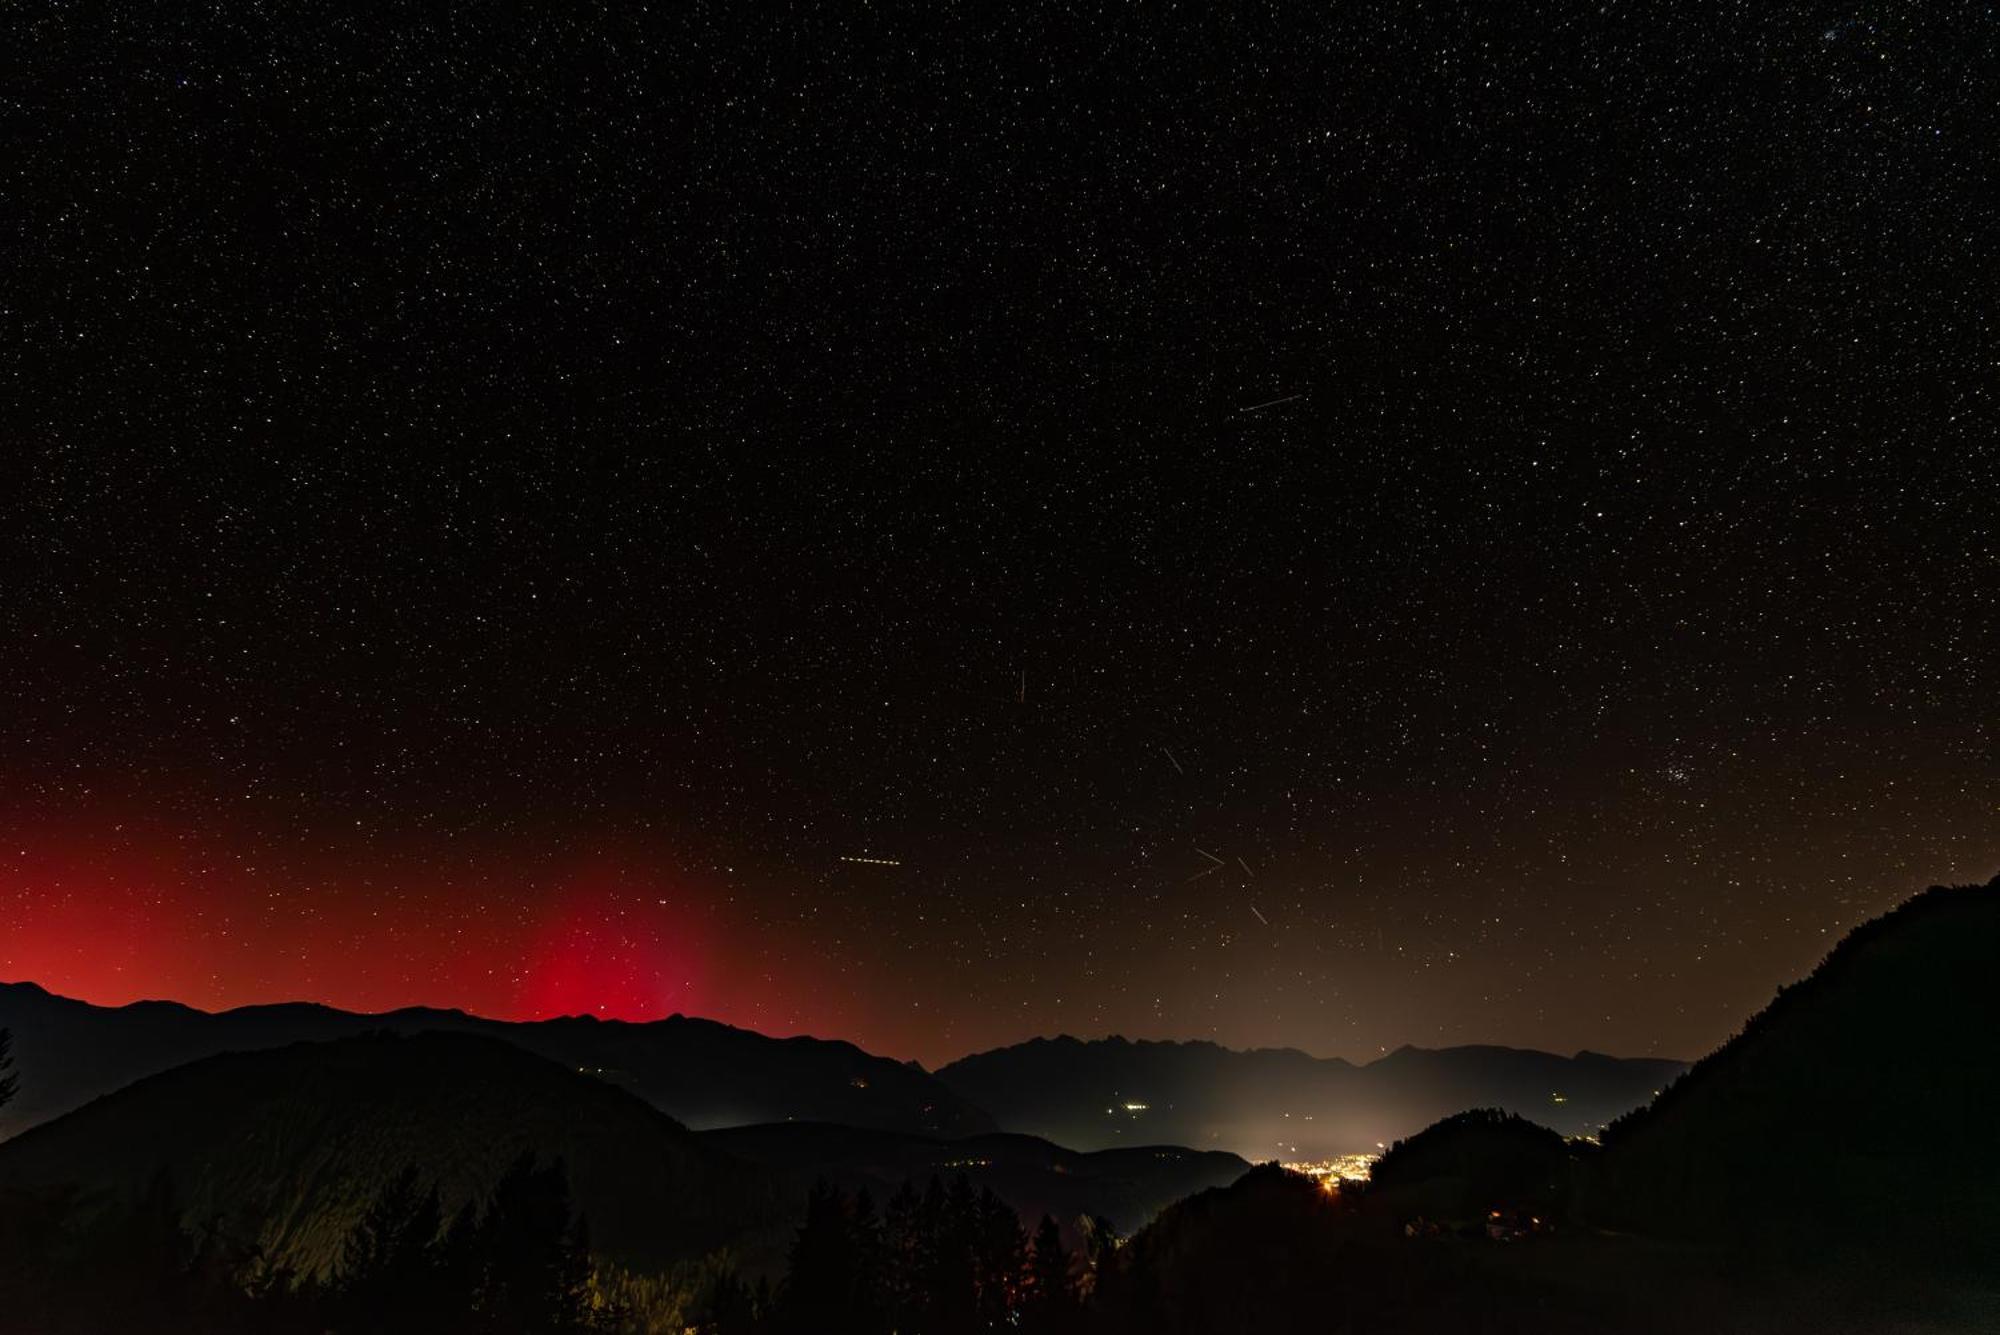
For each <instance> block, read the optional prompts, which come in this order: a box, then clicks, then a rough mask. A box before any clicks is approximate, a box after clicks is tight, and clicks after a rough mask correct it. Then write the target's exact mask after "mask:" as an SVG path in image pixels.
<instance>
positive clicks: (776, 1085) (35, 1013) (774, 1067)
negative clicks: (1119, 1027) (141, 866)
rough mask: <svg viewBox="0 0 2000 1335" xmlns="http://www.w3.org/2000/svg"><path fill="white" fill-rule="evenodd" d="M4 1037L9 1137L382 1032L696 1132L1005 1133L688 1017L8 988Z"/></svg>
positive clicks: (964, 1107)
mask: <svg viewBox="0 0 2000 1335" xmlns="http://www.w3.org/2000/svg"><path fill="white" fill-rule="evenodd" d="M0 1028H11V1029H12V1030H13V1031H14V1056H15V1060H16V1063H17V1066H18V1069H19V1072H20V1075H21V1092H20V1095H19V1097H18V1098H17V1099H16V1100H15V1101H14V1102H12V1103H10V1104H8V1105H6V1107H5V1108H0V1136H6V1135H12V1134H14V1133H16V1132H19V1131H21V1130H24V1129H25V1128H27V1127H30V1126H33V1125H35V1124H36V1123H38V1122H44V1121H47V1120H48V1119H50V1118H52V1117H56V1116H59V1115H60V1114H62V1113H65V1112H68V1111H69V1110H71V1109H72V1108H77V1107H80V1106H81V1105H83V1104H85V1103H87V1102H89V1101H90V1100H91V1099H94V1098H97V1097H98V1096H100V1095H103V1094H108V1093H110V1092H111V1091H113V1090H115V1089H118V1088H121V1087H122V1086H125V1085H128V1084H130V1083H132V1082H133V1081H134V1080H138V1079H140V1078H142V1077H144V1076H148V1075H152V1074H154V1073H155V1072H159V1071H164V1070H167V1069H168V1068H170V1067H174V1066H178V1065H180V1064H182V1063H184V1062H189V1061H194V1060H197V1059H199V1058H202V1057H209V1056H213V1055H215V1054H217V1053H222V1052H242V1051H250V1050H254V1049H258V1048H274V1047H280V1046H283V1045H284V1044H287V1043H294V1042H298V1041H300V1040H326V1039H335V1038H344V1037H349V1036H352V1035H356V1034H361V1033H367V1032H370V1031H375V1030H381V1031H387V1032H392V1033H400V1034H416V1033H424V1032H447V1033H465V1034H477V1035H483V1036H486V1037H489V1038H497V1039H504V1040H505V1041H507V1042H509V1043H512V1044H514V1045H515V1046H516V1047H519V1048H525V1049H526V1050H527V1051H529V1052H532V1053H535V1054H537V1055H539V1056H543V1057H546V1058H548V1059H549V1060H551V1061H554V1062H557V1063H559V1064H560V1065H563V1066H567V1067H569V1068H570V1069H571V1070H572V1071H582V1072H584V1073H586V1074H589V1075H592V1076H595V1077H596V1078H597V1079H599V1080H600V1081H603V1082H606V1083H609V1084H613V1085H617V1086H619V1087H621V1088H623V1089H627V1090H630V1091H631V1092H632V1093H634V1094H636V1095H638V1096H639V1097H640V1098H642V1099H644V1100H645V1101H646V1102H648V1103H650V1104H652V1105H653V1106H654V1107H655V1108H658V1109H660V1110H661V1111H662V1112H665V1113H667V1114H668V1115H669V1116H671V1117H673V1118H675V1119H676V1120H677V1121H680V1122H683V1123H685V1124H686V1125H688V1126H690V1127H693V1128H696V1129H702V1128H708V1127H717V1126H740V1125H744V1124H748V1123H757V1122H781V1121H786V1120H797V1121H818V1122H840V1123H844V1124H846V1125H849V1126H859V1127H875V1128H880V1129H884V1130H892V1131H904V1132H909V1133H912V1134H918V1135H939V1136H960V1135H972V1134H976V1133H979V1132H982V1131H991V1130H994V1129H995V1128H994V1124H993V1121H992V1119H991V1118H990V1117H988V1116H987V1115H986V1114H985V1113H984V1112H983V1111H981V1110H980V1109H979V1108H978V1107H976V1106H975V1105H973V1104H971V1103H969V1102H968V1101H966V1100H965V1099H964V1098H962V1097H960V1096H959V1095H957V1094H954V1093H953V1092H952V1091H951V1090H949V1089H947V1088H946V1087H945V1086H944V1085H942V1084H940V1083H939V1082H938V1081H937V1080H936V1079H934V1078H933V1077H932V1076H930V1075H928V1074H927V1073H925V1072H924V1071H923V1069H922V1068H920V1067H917V1066H915V1065H908V1064H904V1063H902V1062H896V1061H891V1060H889V1059H888V1058H886V1057H875V1056H871V1055H869V1054H868V1053H866V1052H863V1051H862V1050H861V1049H860V1048H857V1047H855V1046H854V1045H853V1044H852V1043H841V1042H833V1041H828V1040H825V1039H817V1038H768V1037H766V1036H764V1035H763V1034H759V1033H754V1032H752V1031H751V1030H748V1029H736V1028H732V1027H731V1026H729V1025H725V1024H718V1023H716V1022H715V1021H713V1020H696V1019H689V1018H687V1017H685V1016H680V1015H675V1016H671V1017H669V1018H667V1019H664V1020H656V1021H653V1022H651V1023H648V1024H628V1023H625V1022H623V1021H618V1020H597V1019H593V1018H590V1017H587V1016H583V1017H573V1018H568V1019H560V1020H540V1021H534V1022H529V1023H508V1022H505V1021H500V1020H486V1019H481V1018H479V1017H477V1016H473V1015H467V1014H465V1013H464V1012H463V1011H456V1010H430V1009H424V1008H412V1009H408V1010H398V1011H390V1012H388V1013H386V1014H381V1015H363V1014H356V1013H354V1012H351V1011H342V1010H336V1009H334V1008H333V1007H330V1006H318V1005H311V1004H307V1003H293V1004H287V1005H277V1006H246V1007H243V1008H241V1009H238V1010H229V1011H221V1012H218V1013H213V1014H211V1013H209V1012H207V1011H198V1010H194V1009H192V1008H190V1007H187V1006H182V1005H178V1004H176V1003H173V1002H159V1001H146V1002H139V1003H137V1004H134V1005H130V1006H117V1007H104V1006H92V1005H89V1004H87V1003H85V1002H81V1001H72V1000H70V999H68V998H66V997H59V996H55V995H53V994H51V993H49V992H47V991H44V990H43V989H42V988H40V987H37V986H35V985H34V984H33V983H0Z"/></svg>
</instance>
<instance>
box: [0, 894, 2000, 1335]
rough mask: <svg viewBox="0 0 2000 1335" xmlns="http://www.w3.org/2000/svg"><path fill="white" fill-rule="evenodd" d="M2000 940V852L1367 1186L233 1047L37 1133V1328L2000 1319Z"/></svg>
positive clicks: (28, 1140) (1453, 1131)
mask: <svg viewBox="0 0 2000 1335" xmlns="http://www.w3.org/2000/svg"><path fill="white" fill-rule="evenodd" d="M1996 951H2000V882H1995V883H1994V884H1992V885H1988V886H1985V887H1966V888H1961V889H1935V890H1932V891H1929V892H1927V893H1926V894H1924V895H1922V896H1919V897H1918V898H1916V899H1914V900H1912V901H1910V902H1909V903H1907V904H1905V905H1904V906H1903V907H1901V908H1899V909H1897V910H1896V911H1895V912H1893V913H1891V914H1888V915H1887V916H1885V917H1883V918H1881V919H1879V920H1877V921H1875V922H1872V923H1869V924H1867V925H1865V926H1864V927H1862V928H1860V929H1858V930H1856V931H1855V932H1853V933H1852V934H1851V935H1850V936H1849V937H1848V938H1847V939H1846V940H1844V941H1843V942H1842V943H1841V944H1840V945H1839V947H1838V948H1836V949H1835V950H1834V952H1833V953H1832V954H1831V955H1829V956H1828V958H1827V959H1826V961H1825V962H1824V963H1823V964H1822V965H1821V966H1820V967H1819V968H1818V969H1817V970H1816V971H1815V972H1814V973H1813V974H1812V975H1811V976H1810V977H1809V978H1807V979H1805V980H1804V981H1802V982H1801V983H1799V984H1797V985H1795V986H1793V987H1789V988H1786V989H1784V990H1783V991H1782V992H1781V993H1780V995H1779V996H1778V998H1777V999H1776V1000H1775V1001H1774V1002H1773V1003H1772V1005H1771V1006H1770V1007H1768V1008H1767V1009H1766V1010H1765V1011H1763V1012H1762V1013H1761V1014H1759V1015H1758V1016H1756V1017H1755V1018H1754V1019H1753V1020H1752V1021H1751V1022H1750V1023H1749V1024H1748V1025H1746V1026H1745V1027H1744V1029H1743V1031H1742V1032H1741V1033H1740V1034H1739V1035H1738V1036H1737V1037H1736V1038H1735V1039H1733V1040H1732V1041H1731V1042H1729V1043H1728V1044H1726V1045H1724V1046H1723V1047H1722V1048H1720V1049H1719V1050H1717V1051H1716V1052H1715V1053H1714V1054H1712V1055H1710V1056H1709V1057H1707V1058H1705V1059H1704V1060H1702V1061H1701V1062H1699V1063H1697V1064H1696V1065H1695V1066H1694V1067H1693V1068H1692V1069H1691V1070H1690V1071H1689V1072H1688V1073H1687V1074H1686V1075H1685V1076H1683V1077H1682V1078H1681V1079H1680V1080H1679V1081H1677V1082H1675V1083H1674V1084H1673V1085H1672V1086H1670V1087H1669V1088H1668V1089H1667V1090H1666V1091H1665V1092H1664V1093H1663V1094H1662V1095H1661V1097H1660V1098H1658V1099H1657V1100H1655V1101H1654V1102H1653V1103H1652V1104H1651V1105H1650V1106H1649V1107H1647V1108H1645V1109H1643V1110H1641V1111H1639V1112H1636V1113H1634V1114H1632V1115H1630V1116H1628V1117H1625V1118H1622V1119H1620V1120H1619V1121H1617V1122H1615V1123H1614V1124H1612V1126H1611V1127H1610V1128H1609V1129H1608V1130H1607V1132H1606V1134H1605V1135H1604V1136H1603V1138H1602V1143H1601V1144H1600V1143H1598V1142H1597V1141H1593V1140H1587V1139H1582V1138H1566V1137H1565V1136H1563V1135H1561V1134H1559V1133H1558V1132H1556V1131H1553V1130H1550V1129H1549V1128H1547V1127H1545V1126H1542V1125H1539V1124H1537V1123H1535V1122H1533V1121H1530V1120H1528V1119H1526V1118H1523V1117H1520V1116H1518V1115H1516V1114H1513V1113H1510V1112H1508V1111H1506V1110H1503V1109H1498V1108H1489V1109H1472V1110H1467V1111H1465V1112H1462V1113H1459V1114H1455V1115H1453V1116H1451V1117H1448V1118H1445V1119H1442V1120H1441V1121H1439V1122H1438V1123H1436V1124H1435V1125H1433V1126H1431V1127H1430V1128H1428V1129H1426V1130H1425V1131H1423V1132H1421V1133H1420V1134H1417V1135H1413V1136H1410V1137H1407V1138H1406V1139H1404V1140H1402V1141H1399V1142H1398V1143H1397V1144H1396V1145H1395V1146H1394V1147H1393V1148H1392V1149H1391V1151H1390V1152H1389V1153H1388V1154H1387V1155H1386V1156H1385V1157H1384V1158H1383V1159H1382V1160H1381V1162H1380V1163H1378V1164H1377V1165H1376V1167H1375V1170H1374V1172H1373V1175H1372V1178H1371V1180H1370V1181H1369V1182H1368V1183H1367V1184H1365V1185H1356V1186H1352V1187H1347V1188H1342V1189H1340V1190H1339V1191H1329V1190H1327V1189H1326V1188H1324V1187H1323V1186H1321V1185H1320V1184H1318V1183H1316V1182H1314V1181H1312V1180H1310V1179H1308V1178H1305V1177H1302V1176H1298V1175H1295V1174H1292V1173H1289V1172H1287V1171H1284V1170H1283V1169H1280V1168H1279V1167H1277V1166H1276V1165H1274V1164H1272V1165H1265V1166H1262V1167H1258V1168H1255V1169H1249V1170H1248V1171H1246V1165H1244V1164H1243V1163H1242V1161H1240V1160H1236V1159H1234V1158H1232V1157H1231V1156H1228V1155H1218V1154H1212V1153H1198V1152H1195V1151H1189V1150H1181V1149H1174V1148H1171V1147H1148V1148H1135V1149H1133V1150H1122V1151H1109V1152H1099V1153H1090V1154H1079V1153H1075V1152H1072V1151H1069V1150H1065V1149H1062V1148H1061V1147H1059V1146H1056V1145H1053V1144H1050V1143H1049V1142H1046V1141H1041V1140H1037V1139H1034V1138H1032V1137H1025V1136H1003V1135H991V1134H986V1135H976V1136H972V1137H966V1138H960V1139H942V1138H938V1137H932V1136H922V1135H916V1134H912V1133H907V1132H896V1131H885V1130H881V1129H857V1128H853V1127H843V1126H836V1125H826V1124H796V1123H794V1124H775V1125H766V1126H758V1127H744V1128H738V1129H734V1130H729V1131H718V1132H710V1133H706V1134H697V1133H694V1132H691V1131H689V1130H688V1129H687V1128H686V1127H684V1126H682V1125H681V1124H680V1123H678V1122H676V1121H674V1120H673V1119H672V1118H670V1117H668V1116H666V1115H665V1114H664V1113H662V1112H660V1111H659V1110H658V1109H657V1108H655V1107H652V1106H651V1105H649V1104H648V1103H646V1102H645V1101H644V1100H642V1099H640V1098H638V1097H636V1096H635V1095H633V1094H631V1093H630V1092H628V1091H626V1090H623V1089H620V1088H618V1087H616V1086H615V1085H611V1084H607V1083H605V1082H604V1081H602V1080H600V1079H597V1078H595V1077H593V1076H589V1075H584V1074H581V1073H578V1072H576V1071H574V1070H569V1069H565V1068H564V1067H562V1066H559V1065H557V1064H555V1063H551V1062H548V1061H546V1060H544V1059H542V1058H539V1057H536V1056H534V1055H533V1054H531V1053H529V1052H526V1051H524V1050H522V1049H521V1048H519V1047H517V1046H514V1045H512V1044H509V1043H505V1042H500V1041H497V1040H494V1039H489V1038H485V1037H481V1036H477V1035H470V1034H464V1033H441V1034H417V1035H396V1034H369V1035H363V1036H359V1037H354V1038H348V1039H341V1040H338V1041H335V1042H330V1043H301V1044H294V1045H291V1046H288V1047H284V1048H279V1049H273V1050H267V1051H262V1052H253V1053H242V1054H230V1055H223V1056H217V1057H211V1058H206V1059H203V1060H201V1061H197V1062H194V1063H191V1064H189V1065H187V1066H183V1067H179V1068H176V1069H175V1070H172V1071H168V1072H165V1073H162V1074H160V1075H157V1076H152V1077H149V1078H147V1079H145V1080H142V1081H139V1082H138V1083H137V1084H135V1085H133V1086H131V1087H130V1088H128V1089H125V1090H123V1091H120V1092H119V1093H117V1094H114V1095H111V1096H108V1097H106V1098H103V1099H100V1100H97V1101H95V1102H93V1103H91V1104H89V1105H87V1106H86V1107H84V1108H81V1109H79V1110H77V1111H76V1112H73V1113H70V1114H68V1115H67V1116H64V1117H60V1118H57V1119H56V1120H54V1121H52V1122H49V1123H47V1124H46V1125H43V1126H41V1127H38V1128H36V1129H34V1130H32V1131H30V1132H28V1133H26V1134H24V1135H21V1136H18V1137H16V1138H14V1139H12V1140H10V1141H8V1142H6V1143H5V1144H4V1145H0V1330H5V1331H10V1332H11V1331H22V1332H30V1331H32V1332H47V1333H48V1335H62V1332H68V1331H78V1332H83V1331H90V1332H96V1331H111V1330H117V1331H134V1332H138V1331H154V1330H158V1331H184V1330H193V1329H199V1330H214V1331H244V1332H253V1331H270V1332H290V1331H298V1332H306V1331H313V1332H325V1331H357V1332H358V1331H393V1330H409V1331H480V1332H503V1331H506V1332H512V1331H523V1332H525V1331H543V1330H566V1329H601V1330H630V1331H667V1330H673V1331H684V1330H687V1329H690V1328H692V1329H695V1330H699V1331H705V1332H717V1333H719V1335H728V1333H729V1332H768V1333H783V1332H806V1331H815V1332H819V1331H825V1332H852V1333H853V1335H885V1333H886V1332H890V1331H905V1332H932V1333H934V1335H959V1333H960V1332H971V1331H977V1330H989V1329H1003V1328H1005V1329H1015V1328H1018V1329H1023V1330H1030V1331H1036V1330H1041V1331H1061V1332H1076V1333H1077V1335H1082V1332H1104V1333H1105V1335H1124V1333H1125V1332H1131V1333H1132V1335H1137V1333H1138V1332H1177V1331H1178V1332H1187V1333H1188V1335H1198V1333H1202V1332H1239V1331H1240V1332H1246V1333H1247V1332H1251V1331H1257V1332H1271V1331H1281V1332H1282V1331H1301V1332H1304V1331H1327V1330H1332V1331H1357V1332H1361V1331H1366V1332H1410V1333H1411V1335H1416V1333H1418V1332H1433V1331H1436V1332H1445V1331H1450V1332H1463V1331H1530V1330H1532V1331H1542V1332H1576V1333H1577V1335H1584V1333H1585V1332H1617V1331H1630V1332H1635V1333H1637V1335H1653V1333H1655V1332H1658V1333H1660V1335H1664V1333H1665V1332H1670V1331H1686V1330H1696V1329H1699V1330H1710V1331H1718V1332H1743V1333H1744V1335H1751V1333H1752V1332H1774V1333H1777V1332H1800V1335H1805V1333H1806V1332H1814V1333H1815V1335H1817V1333H1819V1332H1841V1331H1847V1332H1857V1333H1859V1332H1870V1333H1879V1335H1890V1333H1891V1332H1895V1333H1897V1335H1920V1333H1924V1332H1933V1331H1935V1332H1944V1331H1959V1330H1990V1329H2000V1248H1996V1247H1995V1246H1994V1244H1993V1241H1992V1233H1991V1228H1990V1223H1989V1220H1988V1218H1987V1216H1988V1214H1989V1212H1990V1204H1991V1202H1992V1201H1994V1200H1996V1199H2000V1162H1996V1159H1995V1157H1994V1156H1993V1155H1992V1153H1991V1146H1992V1134H1993V1133H1992V1125H1993V1122H1992V1118H1991V1114H1992V1112H1993V1111H1994V1110H1995V1109H2000V1064H1996V1063H1995V1061H1994V1060H1993V1057H1994V1055H1995V1054H1994V1045H1995V1040H1994V1037H1993V1036H1994V1034H1995V1033H2000V989H1996V988H1995V987H1994V986H1993V985H1992V982H1991V960H1992V959H1993V958H1994V957H1995V955H1996ZM0 1088H4V1085H0ZM1135 1230H1136V1231H1135Z"/></svg>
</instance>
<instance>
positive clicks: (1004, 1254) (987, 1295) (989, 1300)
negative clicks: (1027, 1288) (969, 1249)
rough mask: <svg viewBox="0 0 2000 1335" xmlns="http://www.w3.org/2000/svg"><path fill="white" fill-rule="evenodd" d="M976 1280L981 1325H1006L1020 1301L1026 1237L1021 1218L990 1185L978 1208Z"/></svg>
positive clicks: (974, 1262)
mask: <svg viewBox="0 0 2000 1335" xmlns="http://www.w3.org/2000/svg"><path fill="white" fill-rule="evenodd" d="M974 1218H975V1232H974V1241H973V1282H974V1284H975V1286H976V1288H977V1290H978V1300H977V1301H978V1306H977V1309H976V1310H977V1312H978V1315H979V1324H980V1325H981V1326H984V1327H988V1328H991V1327H995V1326H1000V1325H1004V1324H1006V1322H1007V1319H1008V1316H1009V1314H1010V1313H1012V1312H1013V1310H1014V1308H1015V1307H1016V1305H1017V1304H1018V1302H1019V1300H1020V1293H1021V1274H1022V1264H1023V1261H1024V1259H1025V1252H1026V1245H1027V1244H1026V1239H1024V1238H1023V1237H1022V1236H1021V1219H1020V1216H1019V1215H1017V1214H1015V1213H1014V1211H1013V1209H1012V1208H1011V1207H1010V1206H1008V1204H1007V1203H1006V1202H1005V1201H1003V1200H1001V1199H1000V1198H999V1197H998V1196H996V1195H995V1194H994V1193H993V1188H991V1187H987V1188H985V1189H983V1190H982V1191H981V1192H980V1193H979V1204H978V1206H977V1207H976V1211H975V1215H974Z"/></svg>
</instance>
